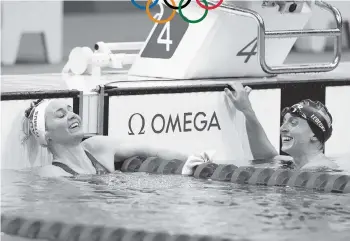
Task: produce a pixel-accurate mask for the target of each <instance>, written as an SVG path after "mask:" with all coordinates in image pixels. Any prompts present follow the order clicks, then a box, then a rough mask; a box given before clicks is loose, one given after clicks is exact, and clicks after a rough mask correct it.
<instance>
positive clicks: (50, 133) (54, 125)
mask: <svg viewBox="0 0 350 241" xmlns="http://www.w3.org/2000/svg"><path fill="white" fill-rule="evenodd" d="M45 122H46V131H47V134H46V138H47V139H50V140H51V141H52V142H54V143H59V144H62V145H69V144H75V143H79V142H80V141H81V140H82V138H83V137H84V133H83V128H82V123H81V118H80V117H79V116H78V115H77V114H75V113H74V112H73V108H72V107H71V106H70V105H69V104H67V103H66V102H65V101H63V100H53V101H51V103H50V104H49V105H48V106H47V108H46V112H45Z"/></svg>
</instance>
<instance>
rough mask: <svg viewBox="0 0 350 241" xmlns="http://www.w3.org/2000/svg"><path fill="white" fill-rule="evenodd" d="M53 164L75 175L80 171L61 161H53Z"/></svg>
mask: <svg viewBox="0 0 350 241" xmlns="http://www.w3.org/2000/svg"><path fill="white" fill-rule="evenodd" d="M52 165H54V166H56V167H60V168H62V169H63V170H64V171H66V172H68V173H70V174H72V175H73V176H77V175H79V173H77V172H75V171H74V170H73V169H72V168H70V167H69V166H67V165H66V164H63V163H61V162H52Z"/></svg>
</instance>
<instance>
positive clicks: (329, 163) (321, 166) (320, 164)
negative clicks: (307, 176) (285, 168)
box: [301, 157, 340, 172]
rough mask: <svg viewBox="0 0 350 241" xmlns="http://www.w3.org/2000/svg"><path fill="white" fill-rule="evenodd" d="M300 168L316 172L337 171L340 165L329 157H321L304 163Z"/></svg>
mask: <svg viewBox="0 0 350 241" xmlns="http://www.w3.org/2000/svg"><path fill="white" fill-rule="evenodd" d="M301 169H302V170H307V171H317V172H327V171H339V170H340V167H339V165H337V163H336V162H334V161H333V160H331V159H330V158H327V157H325V158H323V159H321V160H318V161H317V162H310V163H307V164H306V165H304V166H303V167H302V168H301Z"/></svg>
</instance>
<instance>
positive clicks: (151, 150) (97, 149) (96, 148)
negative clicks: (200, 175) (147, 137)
mask: <svg viewBox="0 0 350 241" xmlns="http://www.w3.org/2000/svg"><path fill="white" fill-rule="evenodd" d="M84 142H85V143H84V144H85V145H88V146H89V148H88V149H89V150H91V151H92V152H93V153H97V154H99V153H113V155H114V160H113V159H110V161H111V162H113V165H114V162H122V161H124V160H126V159H127V158H130V157H132V156H143V157H159V158H161V159H164V160H172V159H178V160H181V161H183V162H186V165H185V167H186V169H187V171H186V173H184V174H185V175H191V174H192V171H189V169H193V168H194V167H195V166H197V165H199V164H201V163H204V161H205V160H203V161H202V160H200V158H199V159H198V158H197V159H195V160H193V159H190V158H189V155H187V154H184V153H180V152H178V151H174V150H169V149H166V148H160V147H157V146H154V145H152V144H144V143H140V142H134V141H133V142H125V141H121V140H118V139H117V138H114V137H109V136H95V137H91V138H89V139H87V140H85V141H84ZM108 164H109V165H111V163H108ZM185 167H184V169H185Z"/></svg>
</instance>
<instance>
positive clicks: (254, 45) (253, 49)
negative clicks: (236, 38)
mask: <svg viewBox="0 0 350 241" xmlns="http://www.w3.org/2000/svg"><path fill="white" fill-rule="evenodd" d="M249 47H250V48H251V50H250V52H248V51H249V50H248V49H249ZM257 47H258V42H257V38H254V39H253V40H252V41H251V42H249V43H248V44H247V45H246V46H244V48H243V49H241V50H240V51H239V52H238V53H237V56H247V58H245V60H244V63H248V61H249V59H250V57H252V56H253V55H256V53H257V52H256V49H257ZM247 50H248V51H247Z"/></svg>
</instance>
